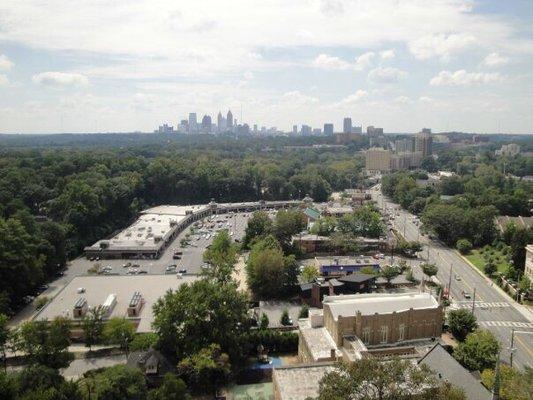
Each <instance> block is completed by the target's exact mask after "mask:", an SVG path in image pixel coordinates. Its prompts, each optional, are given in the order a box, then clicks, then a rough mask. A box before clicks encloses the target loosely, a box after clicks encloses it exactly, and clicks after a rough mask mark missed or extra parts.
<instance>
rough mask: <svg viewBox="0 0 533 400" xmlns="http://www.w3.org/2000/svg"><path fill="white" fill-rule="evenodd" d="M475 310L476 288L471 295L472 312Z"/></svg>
mask: <svg viewBox="0 0 533 400" xmlns="http://www.w3.org/2000/svg"><path fill="white" fill-rule="evenodd" d="M475 310H476V288H474V295H473V296H472V314H474V311H475Z"/></svg>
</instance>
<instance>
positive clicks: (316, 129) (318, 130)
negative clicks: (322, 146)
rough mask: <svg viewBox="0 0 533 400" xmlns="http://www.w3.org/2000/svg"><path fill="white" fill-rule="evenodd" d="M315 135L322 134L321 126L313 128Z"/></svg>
mask: <svg viewBox="0 0 533 400" xmlns="http://www.w3.org/2000/svg"><path fill="white" fill-rule="evenodd" d="M313 135H315V136H320V135H322V130H321V129H320V128H315V129H313Z"/></svg>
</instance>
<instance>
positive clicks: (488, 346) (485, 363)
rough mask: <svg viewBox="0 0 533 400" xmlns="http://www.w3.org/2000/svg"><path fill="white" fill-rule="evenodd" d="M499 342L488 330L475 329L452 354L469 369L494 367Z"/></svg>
mask: <svg viewBox="0 0 533 400" xmlns="http://www.w3.org/2000/svg"><path fill="white" fill-rule="evenodd" d="M499 351H500V344H499V343H498V340H497V339H496V338H495V337H494V335H493V334H492V333H491V332H490V331H486V330H477V331H474V332H472V333H469V334H468V335H467V336H466V339H465V341H464V342H462V343H459V346H457V348H456V349H455V351H454V353H453V356H454V357H455V359H456V360H457V361H459V362H460V363H461V364H462V365H463V366H464V367H465V368H468V369H469V370H471V371H483V370H484V369H487V368H494V366H495V365H496V360H497V358H498V353H499Z"/></svg>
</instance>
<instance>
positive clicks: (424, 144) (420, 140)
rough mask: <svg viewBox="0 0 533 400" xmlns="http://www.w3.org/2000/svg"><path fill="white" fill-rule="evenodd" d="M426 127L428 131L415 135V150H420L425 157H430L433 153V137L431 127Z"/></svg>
mask: <svg viewBox="0 0 533 400" xmlns="http://www.w3.org/2000/svg"><path fill="white" fill-rule="evenodd" d="M424 129H425V130H426V132H420V133H417V134H416V135H415V151H420V152H422V156H423V157H428V156H430V155H431V154H433V137H432V136H431V129H427V128H424ZM428 131H429V132H428Z"/></svg>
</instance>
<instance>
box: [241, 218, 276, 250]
mask: <svg viewBox="0 0 533 400" xmlns="http://www.w3.org/2000/svg"><path fill="white" fill-rule="evenodd" d="M270 233H272V220H271V219H270V217H269V216H268V214H267V213H266V212H264V211H256V212H254V213H253V214H252V216H251V217H250V219H249V220H248V224H247V225H246V229H245V231H244V238H243V240H242V246H243V248H245V249H249V248H250V247H251V245H252V244H253V242H254V241H255V240H257V239H260V238H262V237H264V236H266V235H269V234H270Z"/></svg>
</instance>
